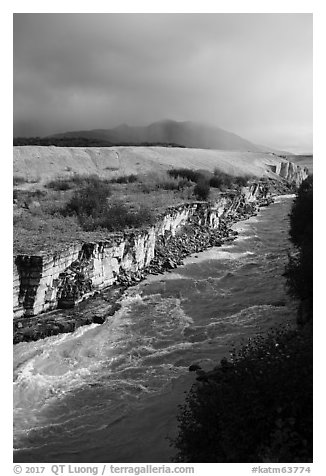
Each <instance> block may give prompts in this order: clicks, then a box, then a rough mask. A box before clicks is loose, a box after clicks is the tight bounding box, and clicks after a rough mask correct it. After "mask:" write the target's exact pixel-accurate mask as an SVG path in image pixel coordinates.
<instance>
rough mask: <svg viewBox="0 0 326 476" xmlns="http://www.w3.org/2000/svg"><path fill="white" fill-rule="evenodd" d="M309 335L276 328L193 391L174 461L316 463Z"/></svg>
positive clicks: (223, 363) (307, 331)
mask: <svg viewBox="0 0 326 476" xmlns="http://www.w3.org/2000/svg"><path fill="white" fill-rule="evenodd" d="M312 390H313V388H312V332H311V329H310V328H305V330H304V332H302V331H298V330H288V329H282V330H278V331H272V332H271V333H270V334H269V335H268V336H267V337H257V338H255V339H252V340H251V341H250V342H249V344H248V345H246V346H244V347H242V348H241V349H240V351H238V352H233V356H232V359H231V360H230V361H228V360H226V359H223V360H222V361H221V363H220V365H219V366H218V367H216V368H215V369H214V371H213V372H212V375H211V376H210V377H209V379H207V380H206V381H204V382H203V383H202V384H200V385H196V386H193V387H192V389H191V391H190V393H189V394H188V396H187V398H186V403H185V405H183V406H182V407H181V409H180V413H179V417H178V421H179V434H178V436H177V438H176V439H175V440H174V441H173V443H172V444H173V445H174V446H175V448H176V449H177V450H178V453H177V455H176V457H175V459H174V461H175V462H192V463H197V462H198V463H206V462H215V463H253V462H273V463H295V462H311V461H312V403H313V402H312Z"/></svg>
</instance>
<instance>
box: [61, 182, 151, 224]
mask: <svg viewBox="0 0 326 476" xmlns="http://www.w3.org/2000/svg"><path fill="white" fill-rule="evenodd" d="M83 183H84V186H83V187H82V188H78V189H77V190H75V192H74V194H73V196H72V198H71V199H70V201H69V202H68V203H67V205H66V207H65V209H64V210H63V211H62V213H63V214H64V215H76V216H77V217H78V220H79V223H80V225H81V227H82V228H83V230H85V231H95V230H97V229H103V228H104V229H107V230H109V231H120V230H123V229H125V228H133V227H136V228H137V227H141V226H143V225H148V224H151V223H153V221H154V216H153V214H152V212H151V211H150V210H149V209H147V208H145V207H140V208H139V209H137V210H133V209H131V208H129V207H128V206H127V205H125V204H124V203H122V202H110V201H109V197H110V196H111V188H110V185H109V183H108V182H107V181H103V180H100V179H99V178H97V177H87V180H86V185H85V182H83Z"/></svg>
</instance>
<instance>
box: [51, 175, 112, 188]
mask: <svg viewBox="0 0 326 476" xmlns="http://www.w3.org/2000/svg"><path fill="white" fill-rule="evenodd" d="M108 183H109V180H107V179H101V178H100V177H99V176H98V175H95V174H93V175H79V174H74V175H72V176H71V177H58V178H57V179H54V180H51V181H50V182H48V183H47V184H46V187H47V188H52V189H54V190H58V191H59V190H70V189H73V188H77V187H87V186H88V185H89V186H96V185H97V184H101V185H103V184H108Z"/></svg>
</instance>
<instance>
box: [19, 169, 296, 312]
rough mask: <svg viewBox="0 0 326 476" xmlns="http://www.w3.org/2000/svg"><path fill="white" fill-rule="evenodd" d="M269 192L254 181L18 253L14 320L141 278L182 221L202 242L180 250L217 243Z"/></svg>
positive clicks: (290, 172)
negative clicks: (128, 225)
mask: <svg viewBox="0 0 326 476" xmlns="http://www.w3.org/2000/svg"><path fill="white" fill-rule="evenodd" d="M279 172H280V175H281V174H283V175H284V178H291V180H292V181H294V182H296V181H301V180H302V178H303V177H304V174H305V172H304V171H298V170H297V168H296V166H293V167H292V166H289V165H288V163H286V165H285V166H283V168H282V166H281V167H280V171H279ZM267 196H268V186H267V185H266V183H260V182H257V183H253V184H252V185H251V186H250V187H247V188H243V189H242V191H241V192H233V193H225V194H221V196H220V198H219V200H218V202H216V203H214V204H210V203H207V202H195V203H186V204H182V205H180V206H177V207H173V208H169V209H167V210H166V212H165V213H164V214H163V215H162V216H161V217H160V219H159V220H158V221H157V223H156V224H155V225H154V226H151V227H149V228H147V229H141V230H131V231H127V232H125V233H119V234H111V235H109V236H108V239H107V240H106V241H101V242H96V243H94V242H91V243H83V244H80V243H75V244H71V245H70V246H68V247H67V248H66V249H63V250H62V251H60V252H58V253H50V254H47V253H40V254H39V255H36V256H28V255H18V256H16V257H15V259H14V273H13V304H14V318H22V317H30V316H36V315H38V314H40V313H44V312H46V311H50V310H53V309H56V308H69V307H73V306H74V305H75V304H76V303H78V302H80V301H81V300H83V299H85V298H87V297H88V296H90V295H92V294H94V292H95V291H97V290H100V289H103V288H104V287H108V286H111V285H113V284H115V283H122V284H128V283H129V284H130V279H131V278H130V277H132V279H136V280H137V279H138V280H140V279H142V278H143V277H144V276H143V274H141V273H142V271H143V270H146V269H147V270H148V269H149V267H150V265H151V263H153V260H154V258H155V254H156V255H158V254H159V252H161V251H162V247H161V248H160V246H161V241H162V240H161V238H162V237H163V238H164V240H165V241H164V243H165V245H166V243H167V240H168V239H169V238H170V237H175V236H176V235H178V234H180V233H181V232H182V230H183V229H184V228H185V226H186V225H189V226H190V227H193V228H194V227H196V226H197V229H196V233H195V236H194V237H193V238H192V241H193V242H196V241H198V242H199V243H202V244H201V245H200V246H201V248H198V247H197V248H194V247H192V246H189V247H188V248H187V249H185V250H183V252H182V253H183V254H185V253H187V252H188V254H189V253H191V252H193V251H197V250H198V249H204V248H205V247H207V246H209V245H212V244H218V243H219V239H220V238H221V237H222V236H223V237H224V238H225V237H226V236H227V232H226V231H225V230H226V223H227V222H228V221H229V220H231V219H236V218H239V217H240V216H241V214H242V216H243V215H245V214H246V213H247V212H248V211H249V212H252V210H253V209H254V208H255V205H257V204H259V203H261V202H263V204H264V202H266V200H267V202H268V199H267ZM200 227H204V228H200ZM207 230H217V234H216V236H214V237H210V236H209V233H208V232H207ZM203 237H204V238H203ZM182 239H183V238H182ZM182 239H181V241H182ZM159 248H160V250H161V251H159ZM179 248H180V246H179ZM163 254H164V253H163ZM170 261H171V260H170ZM172 261H173V260H172ZM173 265H174V264H172V266H173ZM154 271H155V270H154Z"/></svg>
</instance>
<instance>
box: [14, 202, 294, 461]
mask: <svg viewBox="0 0 326 476" xmlns="http://www.w3.org/2000/svg"><path fill="white" fill-rule="evenodd" d="M292 198H293V197H292V196H282V197H278V198H277V199H276V201H275V203H274V204H272V205H271V206H270V207H268V208H264V209H262V211H261V212H260V213H259V214H258V216H256V217H252V218H250V219H249V220H246V221H243V222H240V223H237V224H236V225H234V227H233V228H234V229H236V230H237V231H238V232H239V236H238V238H237V240H236V241H234V242H233V243H232V244H228V245H225V246H223V247H221V248H212V249H210V250H208V251H205V252H203V253H199V254H198V255H193V256H191V257H189V258H187V259H186V260H185V264H184V265H183V266H181V267H179V268H177V269H176V270H174V271H173V272H171V273H166V274H165V275H160V276H151V277H149V278H148V279H147V280H145V281H143V282H142V283H141V284H139V285H137V286H135V287H133V288H129V290H128V291H127V292H126V294H125V296H124V297H123V299H122V307H121V309H120V310H119V311H118V312H116V313H115V314H114V316H110V317H108V318H107V321H106V322H105V323H104V324H103V325H96V324H92V325H90V326H85V327H82V328H79V329H78V330H77V331H76V332H74V333H72V334H62V335H58V336H53V337H48V338H46V339H43V340H39V341H37V342H30V343H20V344H17V345H16V346H15V347H14V439H15V441H14V447H15V452H14V459H15V461H17V462H19V461H21V462H168V461H170V458H171V457H172V456H173V454H174V453H173V448H171V447H170V446H169V441H168V439H167V437H168V436H169V437H173V436H175V435H176V428H177V421H176V414H177V412H178V407H177V406H178V404H180V403H183V401H184V398H185V391H186V390H188V389H189V388H190V386H191V384H192V383H193V382H194V381H195V375H194V374H193V373H189V372H188V367H189V365H191V364H192V363H200V364H201V366H202V367H203V368H204V369H207V370H208V369H210V368H212V367H213V366H214V365H216V364H217V363H218V361H219V360H220V359H221V358H222V357H223V356H228V354H229V350H230V349H231V347H232V345H233V344H236V345H237V344H239V343H240V341H241V339H246V338H247V337H250V336H253V335H255V334H257V333H261V332H264V331H266V330H267V329H268V328H270V327H272V326H274V325H276V324H279V323H282V322H286V321H289V320H293V319H294V318H295V309H294V305H293V303H292V302H291V300H290V299H289V298H288V296H287V295H286V291H285V280H284V278H283V277H282V273H283V272H284V266H285V263H286V262H287V252H288V250H289V249H290V243H289V241H288V226H289V223H288V213H289V210H290V206H291V203H292ZM103 305H105V303H104V304H103ZM89 306H92V302H91V301H89Z"/></svg>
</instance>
